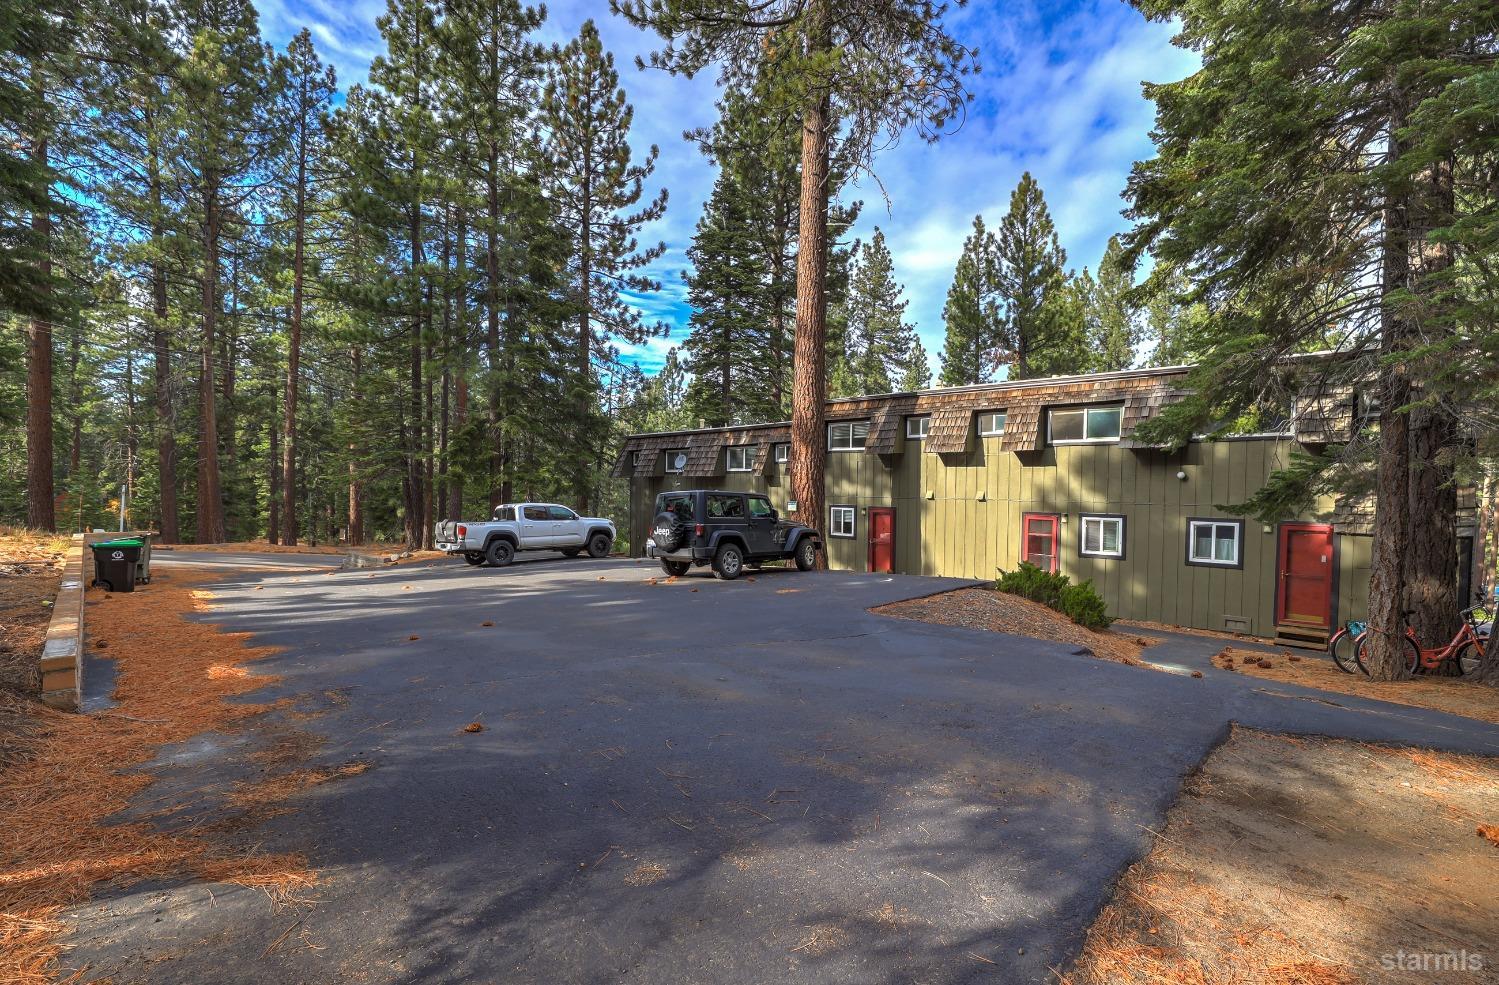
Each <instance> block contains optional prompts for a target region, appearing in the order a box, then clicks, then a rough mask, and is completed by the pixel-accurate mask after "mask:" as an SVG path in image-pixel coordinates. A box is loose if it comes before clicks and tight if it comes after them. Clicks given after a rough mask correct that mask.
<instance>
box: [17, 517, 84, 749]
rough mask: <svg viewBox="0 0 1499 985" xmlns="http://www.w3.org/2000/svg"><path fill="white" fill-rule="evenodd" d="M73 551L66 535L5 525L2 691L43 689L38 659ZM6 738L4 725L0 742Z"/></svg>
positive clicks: (34, 691)
mask: <svg viewBox="0 0 1499 985" xmlns="http://www.w3.org/2000/svg"><path fill="white" fill-rule="evenodd" d="M69 549H75V548H73V547H72V545H71V544H70V543H69V541H68V539H67V538H66V537H59V536H58V535H56V534H50V533H42V532H40V531H34V530H23V529H20V528H18V527H0V690H4V691H14V692H16V693H17V694H21V695H27V696H31V695H35V694H37V693H38V692H39V691H40V690H41V676H40V674H39V672H38V670H37V659H38V658H39V657H40V656H41V655H42V645H43V644H44V643H45V642H46V640H47V624H48V623H49V622H51V621H52V603H53V601H54V600H55V599H56V598H57V588H58V584H59V582H60V581H61V579H62V568H63V562H64V559H65V556H66V554H67V551H68V550H69ZM4 734H5V730H4V728H3V727H0V744H3V743H4V741H5V740H4ZM4 762H5V760H4V758H3V749H0V764H3V763H4Z"/></svg>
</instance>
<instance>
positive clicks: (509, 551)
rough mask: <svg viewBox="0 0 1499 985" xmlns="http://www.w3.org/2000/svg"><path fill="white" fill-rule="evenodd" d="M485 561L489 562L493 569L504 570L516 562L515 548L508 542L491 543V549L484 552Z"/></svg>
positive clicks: (496, 541) (495, 541)
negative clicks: (512, 562)
mask: <svg viewBox="0 0 1499 985" xmlns="http://www.w3.org/2000/svg"><path fill="white" fill-rule="evenodd" d="M484 560H486V561H488V562H489V566H490V567H491V568H503V567H505V566H506V565H507V564H509V563H510V562H511V561H514V560H515V548H514V547H512V546H511V545H510V541H508V540H494V541H490V543H489V547H488V548H486V549H485V551H484Z"/></svg>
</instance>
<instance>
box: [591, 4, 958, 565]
mask: <svg viewBox="0 0 1499 985" xmlns="http://www.w3.org/2000/svg"><path fill="white" fill-rule="evenodd" d="M610 7H611V8H612V9H614V10H615V11H617V12H618V13H621V14H623V15H624V16H625V17H626V18H627V19H628V20H630V21H631V22H632V23H635V24H638V25H640V26H642V27H649V28H651V29H653V30H655V31H656V32H657V33H658V34H660V35H661V37H662V38H664V39H666V42H667V43H666V46H665V47H664V48H663V49H662V50H660V51H656V52H653V53H652V55H651V57H650V59H649V61H650V63H651V64H652V65H655V66H658V67H661V68H665V69H667V70H669V71H672V72H683V73H686V74H688V75H691V74H693V73H695V72H698V71H700V70H702V69H703V68H705V67H707V66H708V65H710V64H715V63H716V64H717V65H718V66H719V67H720V70H721V79H722V81H723V82H724V83H726V84H727V86H728V87H730V88H740V89H747V88H749V87H750V86H751V85H752V84H753V82H754V80H755V79H756V78H757V77H759V76H760V75H761V74H762V73H766V72H768V73H771V74H773V75H774V76H775V77H776V78H777V86H778V91H780V92H782V93H784V94H785V98H786V99H787V100H788V104H789V105H791V106H793V107H794V108H795V112H796V115H797V116H798V117H799V118H800V121H801V160H802V163H801V200H800V206H799V208H798V216H797V218H798V223H799V225H800V231H799V233H798V242H799V249H798V252H797V270H796V285H797V289H796V337H795V347H794V356H793V373H794V381H793V388H792V413H791V444H792V452H791V462H792V465H791V486H792V495H793V497H794V498H795V499H796V500H797V502H798V503H799V504H800V506H799V510H800V511H801V515H802V516H803V517H811V518H812V520H811V522H813V523H820V522H821V520H820V519H819V518H820V517H821V516H822V513H823V505H824V495H825V490H824V488H823V471H824V468H825V466H826V463H827V437H826V434H825V432H824V427H823V425H824V421H825V414H824V409H825V402H826V398H827V395H828V379H827V368H828V367H827V354H828V295H827V285H828V283H829V281H830V277H829V273H830V270H829V238H828V226H829V222H828V220H829V201H830V198H831V196H832V194H833V192H834V191H835V189H834V187H833V183H832V180H831V179H832V177H833V170H834V169H833V166H832V165H833V160H834V156H835V155H834V149H835V145H837V151H838V153H837V155H836V156H837V157H839V158H841V159H843V160H844V161H846V162H849V166H851V167H862V168H869V167H870V166H871V165H872V163H873V157H874V152H875V148H876V147H877V146H879V145H881V144H882V143H883V142H885V141H886V140H888V139H893V138H896V137H898V136H899V135H900V134H902V133H904V132H905V131H906V130H908V129H915V130H917V131H919V132H920V133H921V134H922V135H923V136H924V137H927V138H928V139H933V140H935V139H936V138H937V137H938V136H940V135H941V134H942V133H943V131H944V130H945V129H946V128H947V126H948V125H949V123H951V122H952V121H953V120H954V119H955V118H956V117H957V115H958V114H959V113H960V112H961V110H962V108H963V107H964V105H966V103H967V100H968V98H969V97H968V94H967V92H966V91H965V89H964V87H963V77H964V76H965V75H966V74H967V73H968V72H969V71H970V70H973V69H975V68H976V67H977V58H976V56H977V53H976V52H975V51H970V50H969V49H968V48H967V47H966V46H964V45H962V44H960V43H959V42H958V41H957V40H955V39H954V38H953V37H952V36H950V35H949V34H948V33H947V32H946V30H945V28H944V26H943V24H942V23H941V21H942V15H943V14H944V13H945V11H946V7H945V5H941V4H937V3H934V2H932V0H890V2H884V3H866V2H864V0H767V2H765V3H758V4H755V5H753V6H749V5H744V4H737V3H725V2H724V0H610ZM819 557H820V558H821V555H819ZM819 563H826V561H825V560H822V561H819Z"/></svg>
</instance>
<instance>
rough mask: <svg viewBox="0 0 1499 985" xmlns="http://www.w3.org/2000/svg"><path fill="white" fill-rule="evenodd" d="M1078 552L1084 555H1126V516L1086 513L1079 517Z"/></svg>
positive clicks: (1117, 556)
mask: <svg viewBox="0 0 1499 985" xmlns="http://www.w3.org/2000/svg"><path fill="white" fill-rule="evenodd" d="M1078 531H1079V532H1078V537H1079V540H1078V542H1077V548H1078V553H1079V554H1081V555H1082V556H1083V557H1112V558H1123V557H1124V517H1122V516H1117V515H1114V514H1109V513H1084V514H1083V515H1082V516H1080V517H1078Z"/></svg>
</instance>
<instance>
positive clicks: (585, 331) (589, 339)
mask: <svg viewBox="0 0 1499 985" xmlns="http://www.w3.org/2000/svg"><path fill="white" fill-rule="evenodd" d="M591 151H592V148H591V147H589V146H587V145H586V144H585V146H584V147H583V163H582V173H583V185H582V205H581V206H580V209H579V221H578V280H579V287H580V288H581V291H580V304H581V310H580V311H579V313H578V350H577V367H576V371H577V374H578V427H579V428H580V429H582V432H583V433H584V434H586V433H588V432H589V431H590V430H591V429H590V428H588V426H587V421H588V418H589V417H590V416H591V415H592V407H590V398H591V397H592V393H591V390H592V389H593V380H592V375H593V374H592V369H593V325H592V315H593V159H592V155H591ZM573 440H574V441H575V442H581V441H582V438H581V436H578V437H574V439H573ZM573 455H574V459H573V460H574V466H573V498H574V499H575V500H576V502H575V503H574V504H573V507H574V508H575V509H576V510H578V512H580V513H587V512H588V511H589V509H590V506H589V503H588V499H589V491H590V487H591V483H590V482H589V481H588V480H589V476H588V460H587V451H586V449H585V448H582V447H579V448H575V449H574V451H573Z"/></svg>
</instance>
